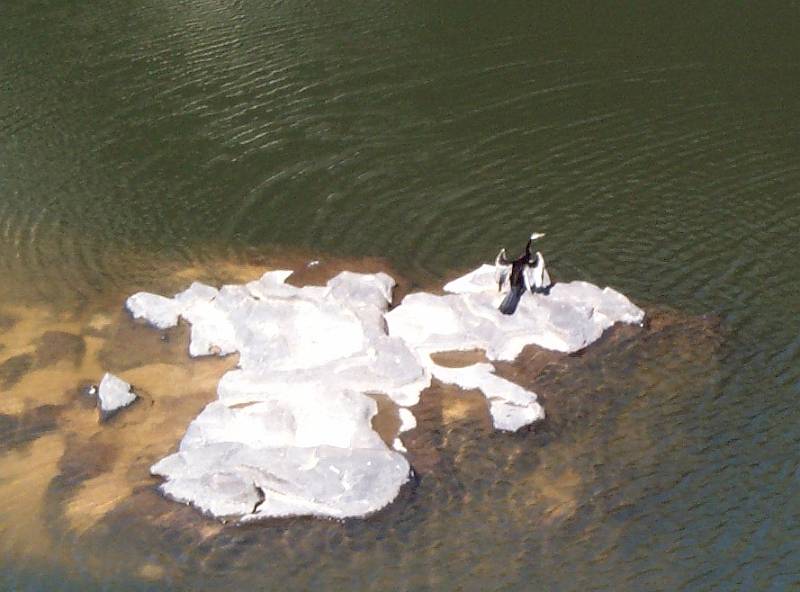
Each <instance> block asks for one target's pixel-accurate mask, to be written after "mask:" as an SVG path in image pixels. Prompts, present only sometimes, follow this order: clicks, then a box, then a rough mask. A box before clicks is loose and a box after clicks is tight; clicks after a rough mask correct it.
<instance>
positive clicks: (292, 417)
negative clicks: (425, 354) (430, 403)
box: [141, 271, 430, 520]
mask: <svg viewBox="0 0 800 592" xmlns="http://www.w3.org/2000/svg"><path fill="white" fill-rule="evenodd" d="M290 274H291V272H289V271H273V272H268V273H266V274H264V275H263V276H262V277H261V279H259V280H257V281H254V282H250V283H248V284H246V285H241V286H236V285H230V286H223V287H222V288H220V289H219V290H218V291H217V290H216V289H214V288H211V287H208V286H203V285H202V284H193V285H192V286H191V287H190V288H189V289H188V290H186V291H184V292H181V293H180V294H178V295H177V296H176V297H175V298H174V299H172V300H173V302H174V303H175V306H176V307H177V309H178V311H179V315H180V316H181V317H182V318H184V319H185V320H186V321H187V322H189V323H190V324H191V326H192V329H191V340H190V344H189V353H190V355H192V356H204V355H225V354H228V353H233V352H238V353H239V355H240V357H239V367H238V368H237V369H235V370H233V371H231V372H228V373H226V374H225V375H224V376H223V378H222V380H221V381H220V384H219V386H218V400H217V401H215V402H214V403H211V404H210V405H208V406H207V407H206V409H205V410H204V411H203V412H202V413H201V414H200V415H199V416H198V417H197V418H196V419H195V420H194V421H193V422H192V423H191V424H190V426H189V429H188V430H187V432H186V435H185V436H184V438H183V440H182V441H181V444H180V448H179V450H178V452H177V453H175V454H173V455H170V456H169V457H167V458H165V459H163V460H162V461H160V462H159V463H157V464H156V465H154V466H153V467H152V472H153V473H154V474H156V475H160V476H162V477H164V478H165V479H166V481H165V483H163V484H162V486H161V490H162V491H163V492H164V493H165V494H166V495H168V496H169V497H172V498H174V499H176V500H180V501H184V502H188V503H192V504H193V505H195V506H197V507H198V508H200V509H202V510H204V511H206V512H208V513H210V514H213V515H215V516H236V517H239V518H240V519H242V520H251V519H257V518H265V517H272V516H289V515H303V514H312V515H318V516H328V517H334V518H345V517H350V516H364V515H366V514H369V513H371V512H375V511H377V510H379V509H380V508H382V507H384V506H385V505H386V504H388V503H389V502H391V501H392V500H393V499H394V498H395V496H396V495H397V493H398V492H399V489H400V487H401V486H402V485H403V483H405V482H406V481H407V479H408V475H409V471H410V467H409V465H408V461H407V460H406V459H405V457H404V456H403V455H402V454H400V453H398V452H396V451H394V450H392V449H390V448H389V447H387V446H386V444H385V443H384V442H383V441H382V440H381V438H380V437H379V436H378V434H377V433H376V432H375V431H374V430H373V429H372V423H371V422H372V417H373V416H374V415H375V414H376V413H377V405H376V403H375V401H374V400H373V399H372V398H370V397H368V396H366V394H365V393H376V392H377V393H385V394H386V395H388V396H389V397H391V398H392V399H393V400H394V401H395V402H396V403H397V404H398V405H413V404H415V403H416V402H417V401H418V400H419V395H420V393H421V392H422V390H423V389H424V388H426V387H427V386H428V384H430V374H429V373H428V372H427V371H426V369H425V367H424V366H423V365H422V364H421V363H420V361H419V360H418V358H417V356H416V354H415V353H414V352H412V351H411V350H410V349H409V348H408V347H407V346H406V344H405V343H404V342H403V341H402V340H400V339H397V338H393V337H391V336H389V335H388V334H387V333H386V326H385V322H384V318H383V315H384V313H385V312H386V310H387V309H388V306H389V303H390V301H391V292H392V288H393V286H394V280H393V279H392V278H391V277H389V276H388V275H386V274H374V275H373V274H369V275H367V274H357V273H350V272H343V273H341V274H339V275H338V276H336V277H335V278H333V279H331V280H330V281H329V282H328V283H327V285H326V286H311V287H305V288H297V287H294V286H291V285H289V284H286V283H285V281H286V279H287V278H288V277H289V275H290ZM150 302H152V303H153V304H154V305H157V306H159V307H161V306H162V305H163V302H162V301H160V300H150ZM156 312H158V311H156V310H154V311H147V310H144V311H141V314H142V316H143V318H147V319H148V320H149V319H151V318H152V317H153V316H154V314H155V313H156ZM409 413H410V412H409Z"/></svg>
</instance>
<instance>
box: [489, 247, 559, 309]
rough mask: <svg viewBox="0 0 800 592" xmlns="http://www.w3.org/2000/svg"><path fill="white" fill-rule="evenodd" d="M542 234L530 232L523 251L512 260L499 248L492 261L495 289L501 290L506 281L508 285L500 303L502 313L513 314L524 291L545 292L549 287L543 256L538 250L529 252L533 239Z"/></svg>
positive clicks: (548, 277)
mask: <svg viewBox="0 0 800 592" xmlns="http://www.w3.org/2000/svg"><path fill="white" fill-rule="evenodd" d="M543 236H544V234H543V233H538V232H534V233H533V234H531V236H530V238H529V239H528V243H527V244H526V245H525V252H524V253H523V254H522V255H520V256H519V257H517V258H516V259H514V260H513V261H509V260H508V257H507V256H506V250H505V249H500V253H498V255H497V258H496V259H495V261H494V265H495V272H494V275H495V280H496V281H497V289H498V291H501V290H502V289H503V286H505V285H506V283H508V285H509V292H508V294H507V295H506V297H505V298H504V299H503V302H501V303H500V312H502V313H503V314H507V315H510V314H514V311H516V310H517V306H518V305H519V301H520V298H522V295H523V294H524V293H525V292H526V291H528V290H530V291H531V292H533V293H546V292H547V290H548V289H549V288H550V276H549V274H548V273H547V269H546V268H545V265H544V257H542V254H541V253H540V252H538V251H537V252H536V255H533V254H532V253H531V245H532V244H533V241H535V240H536V239H539V238H542V237H543Z"/></svg>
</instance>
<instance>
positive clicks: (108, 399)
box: [97, 372, 137, 416]
mask: <svg viewBox="0 0 800 592" xmlns="http://www.w3.org/2000/svg"><path fill="white" fill-rule="evenodd" d="M136 398H137V397H136V393H134V392H133V390H131V385H130V384H128V383H127V382H125V381H124V380H122V379H121V378H119V377H117V376H114V375H113V374H111V373H109V372H106V374H105V375H104V376H103V380H101V381H100V386H99V387H98V388H97V399H98V401H99V403H100V412H101V414H102V415H103V416H107V415H110V414H111V413H113V412H115V411H117V410H118V409H122V408H123V407H127V406H128V405H130V404H131V403H133V402H134V401H135V400H136Z"/></svg>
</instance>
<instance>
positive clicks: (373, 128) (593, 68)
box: [0, 0, 800, 590]
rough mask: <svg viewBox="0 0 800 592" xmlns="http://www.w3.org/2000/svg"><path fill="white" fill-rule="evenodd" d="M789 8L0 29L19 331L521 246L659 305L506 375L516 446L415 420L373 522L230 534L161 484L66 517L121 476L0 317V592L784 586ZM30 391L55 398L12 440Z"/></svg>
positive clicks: (32, 332) (18, 24)
mask: <svg viewBox="0 0 800 592" xmlns="http://www.w3.org/2000/svg"><path fill="white" fill-rule="evenodd" d="M794 12H795V10H794V8H792V7H787V8H784V9H782V10H777V11H776V10H761V9H760V8H757V7H749V6H746V7H744V6H743V7H727V8H725V7H722V6H713V7H712V5H707V6H705V7H704V8H703V9H702V10H698V9H697V8H696V7H695V8H692V10H688V8H687V7H683V8H682V7H681V6H679V5H675V4H670V5H669V6H668V7H665V8H663V9H662V8H660V7H657V6H656V5H653V4H650V5H648V7H639V8H637V9H636V10H635V11H630V10H628V9H626V8H625V7H621V6H618V5H617V4H616V3H603V4H601V5H595V6H593V7H591V8H588V7H586V6H579V5H577V3H574V2H567V3H558V4H555V3H553V4H552V5H551V4H550V3H544V4H542V3H539V5H537V6H536V7H531V6H528V5H527V4H524V3H515V2H509V3H502V4H501V5H498V6H493V7H491V8H488V7H487V8H483V7H481V6H479V5H478V4H476V3H466V4H463V3H462V4H461V5H458V6H455V5H453V4H452V3H443V2H434V3H428V4H426V5H425V6H424V7H421V6H416V5H413V4H409V3H394V4H391V5H388V4H387V5H382V4H380V3H369V4H368V5H363V4H359V3H351V2H343V3H328V2H322V3H301V2H273V3H268V4H263V3H262V4H258V5H256V4H252V3H247V2H213V3H212V2H204V1H200V2H194V3H184V2H174V1H168V2H166V3H165V2H161V3H148V2H142V1H136V2H112V3H110V4H108V5H106V6H105V7H104V8H103V9H99V8H98V7H96V6H93V5H91V6H90V5H86V6H78V5H75V6H73V5H69V4H65V3H64V2H61V1H59V0H43V1H42V2H39V3H36V4H35V5H31V4H30V3H5V4H4V5H3V6H0V56H2V57H0V74H2V80H3V82H2V84H0V273H2V275H3V277H4V278H5V280H6V281H4V282H3V283H2V285H0V303H1V304H2V307H3V310H4V311H6V309H7V310H8V312H7V314H8V315H9V316H11V317H14V318H16V317H20V318H23V317H24V318H27V319H29V321H26V322H28V323H29V324H28V326H27V328H26V327H23V330H22V333H19V334H18V335H22V334H25V335H28V336H29V337H30V338H31V339H34V338H35V339H39V338H40V337H41V334H42V332H43V331H45V330H51V331H62V332H67V333H70V332H72V333H76V332H77V333H82V332H84V331H86V327H87V326H88V323H90V321H91V319H92V318H93V315H95V314H98V313H100V312H104V313H105V314H110V315H112V316H114V315H116V314H117V312H118V311H119V306H120V303H121V298H122V297H123V296H124V294H126V293H128V292H129V291H131V290H133V289H141V288H148V289H154V288H155V287H156V286H158V285H160V284H162V285H163V283H164V282H168V281H169V280H170V279H174V280H175V281H177V282H179V281H182V280H184V279H185V281H186V282H187V283H188V282H189V281H191V279H194V278H192V277H188V276H183V277H179V276H177V275H176V274H178V273H179V272H180V270H182V269H186V268H190V269H193V270H195V271H197V270H201V269H203V268H207V267H208V266H213V267H217V266H219V265H220V264H219V262H220V261H226V262H229V263H230V266H231V267H238V266H241V264H243V263H246V262H248V261H251V256H250V255H249V252H250V250H251V249H255V250H258V251H265V252H267V253H268V254H271V255H281V254H282V256H286V257H289V255H288V254H287V253H288V252H292V253H295V252H297V250H298V249H302V250H304V251H303V252H302V254H301V255H297V256H296V259H295V261H296V262H298V263H300V262H302V261H306V260H308V259H309V258H316V257H318V256H332V255H334V254H335V255H352V256H358V257H360V256H363V255H379V256H385V257H387V258H388V259H389V260H390V261H391V262H392V264H393V265H395V266H397V267H398V268H399V269H400V270H401V271H402V272H403V273H404V274H405V275H406V276H408V277H409V278H410V279H411V282H412V284H416V285H428V284H430V283H431V282H433V281H438V280H440V279H441V278H443V277H445V276H449V275H452V274H453V273H454V270H460V269H462V268H467V267H469V266H471V265H473V264H475V263H477V262H479V261H482V260H485V259H487V258H490V257H491V256H492V255H493V254H494V253H495V252H496V251H497V249H498V248H499V246H502V245H506V246H508V247H513V245H514V244H516V241H518V240H519V237H520V236H523V237H524V236H525V235H526V234H527V233H528V232H530V231H531V230H533V229H535V230H543V231H547V233H548V237H547V239H546V241H547V243H546V244H544V243H543V245H542V248H543V250H544V251H545V253H546V255H547V256H548V261H549V262H550V265H551V267H552V270H553V272H554V274H553V275H554V276H556V277H555V279H559V278H560V279H573V278H582V279H587V280H590V281H594V282H597V283H604V284H605V283H608V284H611V285H613V286H614V287H616V288H617V289H619V290H621V291H622V292H624V293H626V294H627V295H629V296H630V297H632V298H633V299H634V300H635V301H637V302H638V303H640V304H643V305H644V306H645V307H646V308H648V310H658V309H659V308H660V307H662V306H666V307H670V309H672V310H673V311H678V312H675V313H674V314H673V316H669V318H670V319H673V320H672V321H670V322H669V323H666V324H665V325H664V327H662V329H663V330H657V328H653V327H651V329H650V333H647V334H645V335H644V336H639V337H640V339H639V340H635V339H634V340H632V341H626V340H625V339H621V341H610V342H609V343H605V344H603V345H602V346H600V347H599V348H598V352H595V353H594V354H592V355H587V356H585V357H584V358H579V359H569V360H566V361H564V360H561V361H558V360H555V361H554V360H537V359H534V360H528V363H529V364H530V365H531V366H530V368H540V369H543V370H544V374H543V375H542V376H541V377H540V378H538V379H537V381H536V382H534V383H533V386H534V388H535V389H536V390H537V391H539V392H541V393H542V395H543V397H544V398H546V399H547V403H546V404H547V407H546V408H547V411H548V414H549V417H550V419H549V420H548V423H547V424H545V425H544V426H541V427H540V428H537V429H536V430H534V431H532V432H526V433H523V434H517V435H514V436H506V435H501V434H491V433H487V432H486V431H485V429H484V427H485V422H483V421H482V420H481V418H480V416H479V414H478V415H477V416H476V415H475V413H474V412H475V409H474V408H473V407H474V406H470V403H469V398H466V399H465V398H463V397H462V398H460V399H455V400H450V402H449V403H448V404H447V405H445V403H444V402H442V403H440V405H439V408H438V410H437V407H436V404H434V402H433V401H431V402H430V405H431V409H429V410H427V411H426V415H425V417H426V418H427V420H428V422H429V425H430V426H431V429H430V430H429V431H428V432H426V433H427V434H428V435H427V436H425V437H424V438H422V436H420V438H421V439H420V441H419V442H418V443H417V447H416V449H415V450H414V451H413V454H415V455H417V456H416V458H415V463H416V464H417V465H419V466H420V467H422V468H426V469H427V470H421V475H422V477H421V480H420V482H419V484H418V485H417V487H416V488H410V489H409V491H408V492H406V494H405V495H404V497H403V498H402V499H401V500H399V501H398V503H396V504H395V505H393V506H392V507H391V508H389V509H388V510H386V512H383V513H381V514H380V515H378V516H375V517H373V518H371V519H369V520H367V521H364V522H352V523H351V522H347V523H344V524H338V523H326V522H317V521H289V522H280V523H275V524H269V525H262V526H259V527H252V528H247V529H223V530H222V532H221V533H217V530H218V527H217V526H216V525H215V524H214V523H211V522H204V521H202V520H199V519H198V518H197V517H196V516H194V514H193V513H191V512H189V513H186V512H184V511H183V509H182V508H175V507H174V504H167V503H166V502H163V501H162V500H160V499H159V498H157V497H155V496H154V495H153V493H152V490H151V489H150V486H149V485H148V486H144V485H142V487H141V489H137V490H136V493H135V496H134V498H135V501H133V500H131V501H129V502H126V503H125V504H123V505H122V506H120V507H116V508H115V509H114V511H113V512H111V513H109V514H107V515H104V517H103V518H102V519H101V520H100V521H99V522H97V523H96V524H95V525H94V526H92V527H91V528H85V529H80V528H75V526H74V524H73V523H71V522H69V516H70V514H69V512H68V511H67V508H68V507H69V502H68V497H69V496H67V497H64V496H66V493H65V492H71V491H72V490H73V489H74V488H76V487H78V484H79V483H84V482H85V481H86V480H91V479H93V478H95V477H97V475H100V474H102V473H103V472H104V467H106V468H107V467H109V466H113V462H111V461H109V460H108V459H106V458H105V457H103V456H102V455H99V456H98V455H97V454H96V453H94V452H90V451H93V450H95V449H97V448H102V447H98V446H92V444H87V443H85V442H84V443H83V444H82V445H80V446H79V445H78V444H79V443H76V442H70V441H69V438H66V437H65V436H64V431H63V429H64V428H63V422H64V421H65V419H64V416H63V411H58V413H56V411H55V410H54V409H53V408H51V407H47V405H51V406H58V405H62V404H64V400H63V399H62V398H61V397H62V396H63V393H62V392H61V390H59V388H60V386H63V383H64V381H65V380H67V377H74V373H75V370H74V369H73V367H72V366H70V364H71V361H70V360H69V358H65V359H64V360H62V361H60V362H58V364H57V365H56V366H57V367H56V368H55V370H54V369H53V368H50V369H49V370H47V371H48V372H51V373H55V374H53V375H50V376H49V378H48V377H46V376H45V375H41V374H39V375H38V376H39V377H40V378H35V376H34V374H35V373H36V372H37V370H36V369H35V368H34V366H35V365H36V364H38V363H39V362H38V361H37V359H36V355H35V350H36V348H35V347H34V345H30V344H29V343H27V342H26V343H22V342H21V341H20V342H19V343H17V344H16V345H14V344H13V343H11V342H12V341H13V340H14V339H16V338H14V337H10V335H13V332H14V331H15V330H17V331H19V330H20V329H19V326H17V329H13V328H10V327H9V326H8V325H7V322H6V321H5V320H4V319H5V317H0V331H1V333H0V335H2V337H0V344H3V345H4V348H5V349H0V363H3V364H5V363H6V362H7V360H8V359H10V358H12V357H14V358H16V361H15V362H14V363H13V364H12V365H11V366H4V367H3V369H2V370H0V382H2V384H0V403H1V404H2V405H3V406H4V409H6V410H5V411H4V412H3V413H5V415H8V416H11V415H13V416H14V418H15V419H13V420H8V419H4V420H3V421H4V423H3V424H2V425H0V433H2V441H3V447H4V451H3V452H2V453H1V455H0V467H2V469H0V470H1V471H2V472H0V488H1V487H13V488H14V489H13V490H14V491H15V492H17V497H14V496H10V495H9V496H6V497H5V498H4V500H5V503H4V509H3V510H1V511H0V533H2V536H0V562H2V567H0V587H2V588H12V589H13V588H22V589H42V588H48V587H53V586H56V587H64V588H69V587H74V588H75V589H87V587H88V588H110V589H126V588H134V589H136V588H148V587H153V588H158V587H169V586H189V585H191V586H193V587H207V588H214V587H220V586H221V585H222V583H223V582H225V581H227V580H229V579H234V580H236V581H238V582H239V585H241V586H244V585H245V584H254V583H255V584H256V585H259V586H264V587H276V588H278V587H279V588H281V589H304V588H306V587H308V586H311V585H321V586H324V587H334V586H337V585H339V586H341V587H355V586H357V587H359V588H365V589H376V590H377V589H385V588H392V589H394V588H400V589H404V588H405V589H431V588H436V589H448V588H449V589H458V588H459V587H460V588H461V589H476V590H485V589H501V588H503V587H506V588H508V589H530V588H531V587H535V586H537V585H538V586H539V587H541V588H542V589H550V590H562V589H563V590H573V589H574V590H585V589H609V588H610V589H643V588H646V589H665V590H667V589H675V588H684V589H687V588H688V589H719V588H727V589H743V588H744V589H776V590H777V589H787V588H790V587H792V586H796V585H797V582H798V581H799V580H800V564H798V561H797V559H796V557H797V555H798V551H800V549H798V543H797V542H796V541H797V540H798V534H800V531H799V530H798V527H797V524H796V523H797V516H798V515H800V506H799V505H798V501H797V500H798V499H800V498H798V496H797V495H796V493H797V489H798V481H797V479H798V463H797V460H796V459H797V442H798V441H799V440H800V431H798V430H800V428H798V427H797V426H798V425H800V422H798V419H800V417H798V411H797V410H796V409H797V408H796V405H795V404H794V403H795V401H796V399H797V396H798V395H799V394H800V370H799V368H800V337H799V336H800V321H798V319H799V318H800V315H798V312H800V298H799V297H798V295H797V286H798V285H800V283H799V282H800V276H799V272H798V266H797V265H795V264H794V261H796V260H797V258H798V255H800V250H798V247H797V243H796V240H797V236H798V229H799V228H800V198H799V197H798V194H799V193H800V168H799V167H798V162H800V161H798V150H797V115H798V105H800V103H799V102H798V88H800V87H798V86H797V84H796V80H797V76H796V74H797V67H796V64H797V63H798V61H797V57H798V55H800V53H798V52H797V49H798V38H797V36H796V35H794V32H793V31H792V23H794V22H796V21H797V16H799V15H797V14H794ZM292 257H294V255H292ZM223 271H224V270H222V271H220V274H219V275H220V276H222V275H224V273H223ZM156 291H157V290H156ZM34 307H38V308H34ZM699 315H710V316H709V318H708V319H707V320H706V321H703V322H700V321H697V320H696V318H697V317H698V316H699ZM712 317H713V318H717V319H719V321H720V324H719V327H717V324H716V322H714V321H713V320H711V319H712ZM37 319H40V320H38V321H37ZM41 319H44V320H41ZM692 319H695V320H692ZM37 323H38V325H37ZM26 331H27V332H28V333H25V332H26ZM19 339H21V340H22V341H24V339H22V337H19ZM57 344H58V347H57V348H56V350H55V351H59V352H60V351H64V350H65V349H66V350H67V351H68V350H69V347H68V344H66V343H65V342H58V343H57ZM40 345H41V344H40ZM15 347H16V348H19V351H17V350H14V352H13V355H11V350H12V349H13V348H15ZM85 347H86V352H84V353H85V354H86V355H88V356H89V357H91V355H92V350H91V347H92V344H91V340H88V341H87V343H86V345H85ZM603 348H606V349H603ZM26 355H28V356H31V357H30V358H28V357H24V356H26ZM18 356H23V357H21V358H20V357H18ZM14 364H15V365H14ZM62 366H63V369H62ZM39 371H40V372H41V370H39ZM507 371H508V372H510V373H514V372H517V373H519V372H522V370H521V369H520V368H507ZM24 372H29V373H30V376H29V378H28V380H39V379H41V380H42V381H43V382H41V383H38V384H37V385H34V384H33V383H32V386H31V389H30V393H31V394H30V395H26V396H27V397H29V398H30V399H32V400H35V401H37V403H36V404H33V405H29V406H28V407H29V408H28V409H27V411H26V413H27V414H23V415H21V416H20V415H19V414H20V413H21V412H22V411H23V409H22V408H20V406H21V405H22V403H21V402H20V401H24V400H25V397H23V396H22V395H20V393H19V392H18V391H14V390H13V389H14V388H16V387H14V386H12V385H11V382H12V381H13V379H14V377H15V375H16V374H20V373H24ZM59 372H62V374H61V375H60V377H59V376H57V375H58V373H59ZM20 376H21V374H20ZM69 380H71V378H69ZM67 381H68V380H67ZM54 385H59V388H56V389H54ZM54 391H57V392H54ZM11 393H14V394H13V395H12V394H11ZM447 397H448V395H447V394H446V393H439V395H438V397H433V396H432V397H431V399H436V400H437V401H440V402H441V401H447V400H448V399H447ZM50 398H52V400H51V399H50ZM451 399H452V397H451ZM562 403H563V404H562ZM12 408H14V409H12ZM78 411H79V410H75V409H73V410H71V411H69V413H72V414H73V415H75V414H76V413H78ZM69 413H68V414H69ZM5 415H4V417H5ZM59 422H62V423H59ZM59 426H60V427H59ZM86 429H87V430H88V428H86ZM77 431H78V432H80V430H77ZM90 432H91V431H90ZM90 432H86V431H84V432H83V433H84V434H87V433H90ZM32 459H36V460H35V463H34V462H33V460H32ZM64 459H66V460H64ZM84 460H86V461H87V466H89V467H91V470H89V469H87V470H89V472H90V473H91V475H89V474H88V473H87V474H84V475H83V476H78V477H76V476H75V473H74V471H75V470H76V468H75V467H80V466H81V462H82V461H84ZM32 463H33V466H35V467H36V470H31V466H32ZM103 463H110V464H103ZM65 470H66V474H67V475H72V477H71V478H72V479H73V481H72V482H70V478H68V477H64V478H59V479H56V480H55V481H51V479H52V477H55V476H56V475H59V474H62V473H63V472H64V471H65ZM70 471H72V473H71V472H70ZM92 471H95V472H96V474H95V473H93V472H92ZM144 478H146V477H142V476H138V477H137V476H135V475H134V476H133V477H131V481H129V482H128V483H136V482H137V481H136V480H137V479H144ZM20 491H23V492H25V495H23V496H21V497H19V492H20ZM109 491H110V490H106V493H108V492H109ZM112 497H113V496H112ZM73 507H77V506H73ZM95 510H97V509H96V508H95V509H92V508H91V507H87V508H86V509H85V510H81V511H78V512H77V514H73V516H75V515H78V516H82V517H84V518H87V517H89V518H90V517H91V516H92V512H93V511H95ZM143 512H151V514H150V515H151V516H158V517H163V513H164V512H166V513H167V515H168V516H169V519H167V518H164V520H163V521H162V522H158V521H156V525H155V526H154V525H153V524H152V522H149V521H147V520H145V519H143ZM199 524H201V525H203V529H201V531H200V532H202V533H205V534H204V535H203V534H198V529H197V526H198V525H199ZM123 532H124V533H125V536H124V537H122V536H120V533H123ZM204 536H205V537H206V538H204ZM45 540H47V541H49V543H48V544H47V545H46V546H44V547H40V546H39V545H40V543H41V541H45Z"/></svg>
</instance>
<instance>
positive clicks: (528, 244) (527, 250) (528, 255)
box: [525, 238, 533, 259]
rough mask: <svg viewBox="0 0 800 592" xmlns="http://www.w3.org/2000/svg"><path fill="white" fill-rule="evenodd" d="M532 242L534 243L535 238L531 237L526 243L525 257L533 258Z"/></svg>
mask: <svg viewBox="0 0 800 592" xmlns="http://www.w3.org/2000/svg"><path fill="white" fill-rule="evenodd" d="M531 244H533V239H532V238H529V239H528V243H527V244H526V245H525V257H527V258H528V259H530V258H531Z"/></svg>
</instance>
